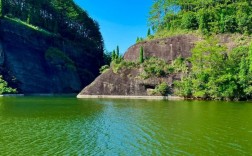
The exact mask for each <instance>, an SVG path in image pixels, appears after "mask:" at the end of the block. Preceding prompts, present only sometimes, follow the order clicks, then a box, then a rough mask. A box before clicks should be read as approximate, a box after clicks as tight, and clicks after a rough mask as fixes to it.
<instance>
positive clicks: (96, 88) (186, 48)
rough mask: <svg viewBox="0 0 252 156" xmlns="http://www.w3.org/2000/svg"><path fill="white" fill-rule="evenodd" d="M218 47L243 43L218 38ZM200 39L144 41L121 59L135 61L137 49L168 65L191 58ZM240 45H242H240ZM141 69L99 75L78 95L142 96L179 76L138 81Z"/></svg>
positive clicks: (229, 36) (234, 37)
mask: <svg viewBox="0 0 252 156" xmlns="http://www.w3.org/2000/svg"><path fill="white" fill-rule="evenodd" d="M216 37H217V38H218V39H219V41H220V44H225V45H226V46H227V48H228V49H229V50H231V49H233V48H234V47H236V46H238V44H240V42H245V41H247V40H246V39H244V37H243V36H242V35H239V34H222V35H217V36H216ZM201 39H202V38H201V37H198V36H195V35H179V36H174V37H170V38H165V39H158V40H152V41H145V42H141V43H138V44H135V45H133V46H132V47H130V48H129V49H128V51H127V52H126V53H125V55H124V59H125V60H127V61H135V62H136V61H139V54H140V48H141V47H143V48H144V54H145V58H148V57H158V58H161V59H164V60H165V61H166V62H168V63H169V62H171V61H172V60H174V59H176V58H177V57H178V56H180V57H183V58H187V57H190V56H191V50H192V48H193V47H194V45H195V43H196V42H197V41H200V40H201ZM243 44H244V43H243ZM141 70H142V69H141V68H139V69H136V68H133V69H127V70H122V71H119V72H118V73H114V72H113V71H112V70H111V69H110V70H109V71H107V72H105V73H103V74H101V75H100V76H99V77H98V78H97V79H96V80H95V81H94V82H93V83H92V84H91V85H89V86H88V87H86V88H84V89H83V90H82V92H81V93H80V94H79V97H81V95H84V97H85V95H127V96H146V95H150V94H149V93H150V90H152V89H153V88H154V87H155V86H156V85H158V84H160V82H166V83H167V84H168V85H169V86H171V88H172V85H173V81H174V80H179V79H180V77H181V75H180V74H171V75H168V76H166V77H163V78H157V77H151V78H149V79H146V80H144V79H141V78H139V73H141Z"/></svg>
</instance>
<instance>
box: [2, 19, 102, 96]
mask: <svg viewBox="0 0 252 156" xmlns="http://www.w3.org/2000/svg"><path fill="white" fill-rule="evenodd" d="M0 34H1V36H0V72H1V74H2V75H3V76H4V79H5V80H7V81H8V82H9V84H10V85H11V86H12V87H14V88H17V90H18V92H19V93H74V92H79V91H80V90H81V88H83V87H85V86H86V85H87V84H89V83H90V82H92V81H93V80H94V78H95V77H96V76H97V75H98V73H99V70H98V69H99V67H100V64H101V62H102V58H103V53H102V52H99V51H97V50H96V49H95V47H94V48H93V49H92V48H90V47H89V48H88V47H87V46H84V45H83V44H76V43H74V42H72V41H69V40H67V39H64V38H62V37H60V36H57V35H53V34H47V33H43V32H41V31H38V30H35V29H32V28H29V27H27V26H24V25H22V24H18V23H15V22H13V21H10V20H5V19H1V20H0ZM52 47H53V48H57V49H59V50H60V51H62V55H63V56H64V58H67V59H68V60H70V61H71V62H73V64H72V66H73V68H69V67H68V65H67V64H66V63H67V62H64V61H61V62H56V63H55V62H54V63H51V62H49V61H48V60H47V59H46V51H47V50H48V49H49V48H52ZM63 56H62V57H63ZM59 57H60V56H59Z"/></svg>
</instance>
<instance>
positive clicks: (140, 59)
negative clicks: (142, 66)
mask: <svg viewBox="0 0 252 156" xmlns="http://www.w3.org/2000/svg"><path fill="white" fill-rule="evenodd" d="M139 62H140V63H143V62H144V50H143V47H142V46H141V48H140V55H139Z"/></svg>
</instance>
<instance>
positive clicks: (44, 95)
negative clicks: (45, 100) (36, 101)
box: [0, 93, 77, 97]
mask: <svg viewBox="0 0 252 156" xmlns="http://www.w3.org/2000/svg"><path fill="white" fill-rule="evenodd" d="M76 95H77V94H75V93H70V94H2V95H0V97H36V96H38V97H54V96H56V97H57V96H66V97H76Z"/></svg>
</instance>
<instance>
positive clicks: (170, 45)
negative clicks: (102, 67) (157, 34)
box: [124, 35, 200, 62]
mask: <svg viewBox="0 0 252 156" xmlns="http://www.w3.org/2000/svg"><path fill="white" fill-rule="evenodd" d="M199 39H200V38H199V37H197V36H194V35H179V36H175V37H170V38H165V39H157V40H152V41H145V42H141V43H138V44H135V45H133V46H132V47H130V48H129V49H128V50H127V52H126V53H125V55H124V59H125V60H129V61H138V59H139V54H140V53H139V51H140V48H141V47H143V48H144V55H145V57H146V58H148V57H158V58H162V59H164V60H165V61H167V62H170V61H172V60H174V59H176V58H177V57H178V56H181V57H183V58H187V57H189V56H191V53H190V51H191V49H192V48H193V46H194V43H195V42H196V41H198V40H199Z"/></svg>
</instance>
